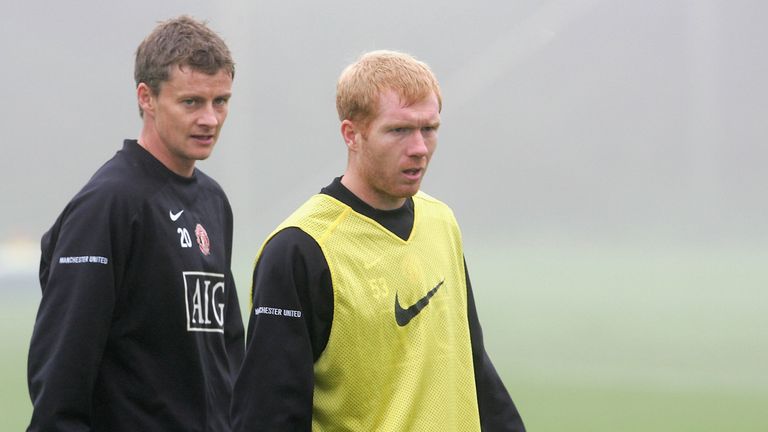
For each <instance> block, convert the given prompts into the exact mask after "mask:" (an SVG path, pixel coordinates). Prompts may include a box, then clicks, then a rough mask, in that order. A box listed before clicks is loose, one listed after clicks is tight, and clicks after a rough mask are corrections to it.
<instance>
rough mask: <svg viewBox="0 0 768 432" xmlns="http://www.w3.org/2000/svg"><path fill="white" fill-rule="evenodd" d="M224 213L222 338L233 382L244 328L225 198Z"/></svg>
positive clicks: (228, 207) (242, 342)
mask: <svg viewBox="0 0 768 432" xmlns="http://www.w3.org/2000/svg"><path fill="white" fill-rule="evenodd" d="M224 202H225V209H224V212H225V215H226V221H227V232H226V240H227V245H228V248H227V266H226V274H227V279H228V280H227V284H228V285H227V286H229V287H231V288H230V289H229V291H228V297H229V298H228V299H227V308H228V311H229V312H228V313H227V314H226V322H225V323H224V340H225V343H226V348H227V358H228V360H229V371H230V374H231V379H232V382H233V383H234V380H235V378H236V377H237V373H238V371H239V370H240V365H241V364H242V362H243V355H244V350H245V330H244V329H243V320H242V317H241V316H240V313H241V312H240V302H239V300H238V298H237V287H236V285H235V278H234V277H233V276H232V236H233V234H232V230H233V218H232V208H231V207H230V205H229V201H227V200H225V201H224Z"/></svg>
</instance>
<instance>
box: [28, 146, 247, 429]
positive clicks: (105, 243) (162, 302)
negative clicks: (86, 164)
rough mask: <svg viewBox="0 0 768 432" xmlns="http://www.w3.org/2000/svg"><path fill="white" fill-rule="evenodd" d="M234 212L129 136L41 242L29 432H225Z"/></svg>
mask: <svg viewBox="0 0 768 432" xmlns="http://www.w3.org/2000/svg"><path fill="white" fill-rule="evenodd" d="M231 254H232V210H231V208H230V205H229V202H228V200H227V197H226V196H225V194H224V192H223V191H222V190H221V188H220V187H219V185H218V184H217V183H216V182H215V181H214V180H213V179H211V178H210V177H208V176H207V175H205V174H204V173H202V172H201V171H199V170H195V172H194V174H193V176H192V177H191V178H186V177H181V176H178V175H176V174H174V173H173V172H171V171H170V170H168V169H167V168H166V167H165V166H164V165H163V164H162V163H160V162H159V161H158V160H157V159H155V158H154V157H153V156H152V155H150V153H149V152H147V151H146V150H145V149H144V148H142V147H141V146H139V145H138V143H137V142H136V141H135V140H126V141H125V143H124V145H123V149H122V150H121V151H119V152H117V154H116V155H115V156H114V157H113V158H112V159H111V160H109V161H108V162H107V163H106V164H104V165H103V166H102V167H101V168H100V169H99V170H98V171H97V172H96V174H94V176H93V177H92V178H91V179H90V181H89V182H88V183H87V184H86V185H85V187H83V189H82V190H81V191H80V192H79V193H78V194H77V195H76V196H75V197H74V198H73V199H72V201H70V202H69V204H68V205H67V206H66V208H65V209H64V211H63V212H62V213H61V215H60V216H59V218H58V219H57V220H56V222H55V223H54V225H53V227H52V228H51V229H50V231H48V232H47V233H46V234H45V235H44V236H43V239H42V257H41V262H40V285H41V287H42V300H41V302H40V309H39V311H38V315H37V321H36V322H35V329H34V333H33V335H32V342H31V344H30V349H29V370H28V373H29V375H28V379H29V391H30V395H31V397H32V402H33V405H34V411H33V413H32V420H31V423H30V426H29V430H30V431H42V430H58V431H69V430H72V431H74V430H77V431H83V430H96V431H111V432H117V431H229V430H230V429H231V427H230V421H229V408H230V403H231V393H232V384H233V378H234V374H235V373H236V371H237V368H238V367H239V365H240V363H241V360H242V357H243V324H242V318H241V315H240V309H239V306H238V300H237V292H236V290H235V284H234V280H233V278H232V274H231V271H230V267H231Z"/></svg>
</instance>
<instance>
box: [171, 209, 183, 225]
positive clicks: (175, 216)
mask: <svg viewBox="0 0 768 432" xmlns="http://www.w3.org/2000/svg"><path fill="white" fill-rule="evenodd" d="M182 213H184V210H181V211H179V212H178V213H176V214H174V213H173V211H171V210H168V216H170V217H171V220H172V221H173V222H176V219H178V218H179V217H181V214H182Z"/></svg>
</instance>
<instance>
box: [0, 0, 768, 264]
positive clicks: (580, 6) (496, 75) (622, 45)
mask: <svg viewBox="0 0 768 432" xmlns="http://www.w3.org/2000/svg"><path fill="white" fill-rule="evenodd" d="M412 3H414V2H408V1H394V2H385V3H373V2H371V3H370V4H366V3H350V2H340V1H327V2H306V3H305V4H299V3H298V2H279V3H278V4H264V3H262V2H256V3H254V2H245V1H243V2H228V3H224V4H220V3H212V2H204V1H193V2H188V1H175V2H159V3H158V2H144V1H139V2H131V3H125V4H123V3H118V4H106V3H104V4H102V3H100V2H95V1H79V2H67V3H66V4H64V3H51V4H50V5H44V4H43V2H14V3H10V4H8V5H6V7H5V9H6V10H5V11H4V13H3V15H2V17H0V24H2V25H1V26H0V32H2V34H1V36H2V37H1V38H0V40H1V42H0V43H1V44H3V47H2V48H3V50H2V52H3V53H5V55H4V60H3V65H4V67H3V68H2V69H0V78H2V82H4V83H6V89H5V97H4V98H3V99H4V101H5V103H4V104H2V108H0V110H2V111H1V112H0V114H1V115H0V118H1V119H2V126H3V128H2V129H3V131H4V133H5V135H4V136H5V140H4V141H5V144H4V148H5V149H6V157H4V158H3V159H2V162H0V163H2V170H1V171H0V172H2V174H1V175H2V176H3V179H2V182H0V184H2V188H3V196H4V197H5V204H4V205H3V208H4V209H6V211H4V212H2V213H0V218H1V219H0V221H1V223H0V241H10V240H18V239H23V240H29V241H33V242H37V241H38V239H39V237H40V235H41V234H42V233H43V232H44V231H45V230H46V229H47V228H48V227H49V226H50V225H51V224H52V222H53V220H54V218H55V217H56V215H57V214H58V213H59V211H60V210H61V209H62V207H63V206H64V205H65V204H66V202H67V201H68V200H69V199H70V198H71V197H72V196H73V195H74V194H75V193H76V192H77V190H78V189H79V188H80V187H81V186H82V185H83V184H84V183H85V181H86V180H87V179H88V177H89V176H90V175H91V174H92V173H93V172H94V171H95V169H96V168H97V167H98V166H99V165H100V164H101V163H103V162H104V161H105V160H106V159H108V158H109V157H111V155H112V154H114V152H115V151H117V149H118V148H119V147H120V146H121V141H122V139H123V138H133V137H136V135H137V133H138V131H139V127H140V122H139V117H138V114H137V109H136V104H135V96H134V84H133V81H132V71H133V64H132V61H133V54H134V51H135V48H136V46H137V45H138V43H139V42H140V40H141V39H142V38H143V36H144V35H146V34H147V33H148V32H149V31H150V30H151V29H152V28H153V27H154V25H155V23H156V22H157V21H158V20H162V19H165V18H168V17H171V16H175V15H178V14H180V13H183V12H186V13H189V14H192V15H193V16H196V17H198V18H202V19H207V20H208V21H209V23H210V26H211V27H212V28H214V29H215V30H217V31H219V32H220V33H221V34H222V35H223V36H224V38H225V39H226V40H227V42H228V43H229V45H230V47H231V48H232V51H233V54H234V56H235V60H236V62H237V76H236V79H235V85H234V97H233V100H232V106H231V111H230V116H229V118H228V120H227V124H226V126H225V128H224V132H223V134H222V138H221V139H220V142H219V145H218V147H217V149H216V151H215V152H214V154H213V156H212V158H211V159H210V160H209V161H205V162H204V163H201V164H200V167H201V168H202V169H203V170H205V171H206V172H208V173H209V174H211V175H212V176H213V177H215V178H216V179H217V180H219V182H220V183H221V184H222V185H223V186H224V188H225V189H226V191H227V192H228V194H229V196H230V200H231V201H232V204H233V207H234V209H235V216H236V224H237V225H236V236H237V239H236V245H237V247H239V248H241V249H242V250H243V251H244V253H246V254H252V253H253V252H255V248H256V247H257V246H258V244H259V243H260V242H261V240H262V239H263V238H264V236H265V235H266V234H267V233H268V232H269V231H270V230H271V229H272V228H273V227H274V226H275V225H276V224H277V223H278V222H279V221H280V220H281V219H282V218H283V217H284V216H285V215H287V214H288V212H289V211H290V210H291V209H293V208H294V207H296V206H297V205H298V204H299V203H301V202H302V201H303V200H304V198H305V197H306V196H308V195H309V194H311V193H314V192H316V191H317V190H319V188H320V187H322V186H324V185H325V184H327V183H328V182H329V181H330V180H331V179H332V178H333V177H334V176H337V175H339V174H341V173H342V171H343V169H344V166H345V162H346V159H345V158H346V154H345V148H344V145H343V142H342V140H341V138H340V135H339V132H338V129H339V125H338V120H337V119H336V114H335V108H334V90H335V89H334V86H335V80H336V77H337V76H338V74H339V72H340V71H341V70H342V68H343V67H344V66H345V65H346V64H348V63H349V62H350V61H352V60H354V59H355V58H356V57H357V56H358V55H359V54H360V53H362V52H364V51H366V50H371V49H382V48H388V49H398V50H403V51H407V52H410V53H412V54H414V55H415V56H417V57H418V58H420V59H422V60H424V61H426V62H428V63H429V64H430V65H431V66H432V67H433V69H434V70H435V72H436V74H437V76H438V78H439V79H440V81H441V84H442V87H443V98H444V104H443V113H442V116H443V118H442V123H443V126H442V128H441V132H440V145H439V147H438V150H437V153H436V155H435V157H434V159H433V163H432V165H431V169H430V172H429V173H428V175H427V178H426V180H425V184H424V189H425V190H426V191H428V192H429V193H431V194H433V195H435V196H437V197H439V198H441V199H443V200H444V201H446V202H448V203H449V204H450V205H451V206H452V207H453V208H454V210H455V212H456V214H457V215H458V217H459V220H460V222H461V224H462V228H463V230H464V231H465V233H471V234H472V235H473V236H477V237H478V238H488V239H494V240H495V241H497V242H500V243H502V244H503V243H504V242H505V241H526V239H529V240H530V239H539V238H547V239H554V240H553V241H558V239H576V240H577V241H578V240H579V239H601V240H602V241H608V242H611V241H622V242H623V241H628V242H632V241H634V240H642V241H649V239H664V241H673V242H682V243H689V242H693V243H696V244H698V243H701V242H703V243H704V244H712V245H719V244H732V243H735V244H744V243H749V244H753V245H758V246H759V245H763V246H764V245H765V244H766V242H768V229H766V223H765V219H766V218H765V217H766V214H767V213H768V204H767V201H766V200H765V199H764V197H763V196H762V194H761V193H760V191H761V190H762V189H763V187H764V185H765V184H766V183H767V180H768V170H765V169H764V168H763V165H764V163H765V160H766V159H767V158H766V156H768V144H767V142H768V141H767V140H766V138H767V137H768V130H766V129H767V128H768V126H766V125H767V124H768V123H767V122H765V121H761V120H762V119H761V118H760V117H762V116H764V113H765V112H767V111H768V110H767V109H766V108H767V107H766V104H767V103H768V102H767V101H768V86H766V85H765V78H764V77H765V76H766V75H767V74H766V72H768V70H767V69H768V58H767V57H766V56H765V55H764V47H763V45H764V43H763V42H764V41H765V40H768V38H767V37H766V36H768V29H767V28H766V26H765V25H764V23H763V22H762V20H761V19H760V17H761V16H765V12H768V11H767V10H766V9H768V6H766V5H765V3H763V2H759V1H737V2H725V1H712V0H709V1H643V2H613V1H599V0H586V1H517V2H503V1H495V2H472V3H471V4H470V3H463V2H458V3H450V2H449V4H446V2H417V3H418V4H412Z"/></svg>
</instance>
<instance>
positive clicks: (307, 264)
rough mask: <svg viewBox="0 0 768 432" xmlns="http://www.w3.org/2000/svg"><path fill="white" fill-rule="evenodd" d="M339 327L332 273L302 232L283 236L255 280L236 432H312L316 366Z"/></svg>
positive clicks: (265, 255) (270, 246)
mask: <svg viewBox="0 0 768 432" xmlns="http://www.w3.org/2000/svg"><path fill="white" fill-rule="evenodd" d="M332 319H333V288H332V286H331V278H330V271H329V270H328V264H327V262H326V261H325V257H324V256H323V253H322V251H321V250H320V247H319V246H318V245H317V243H316V242H315V241H314V240H313V239H312V238H311V237H310V236H309V235H307V234H306V233H304V232H303V231H301V230H299V229H298V228H287V229H285V230H283V231H280V232H279V233H277V234H276V235H275V236H274V237H272V239H271V240H269V242H268V243H267V244H266V246H265V247H264V250H263V252H262V254H261V257H260V258H259V261H258V263H257V264H256V268H255V269H254V272H253V307H252V308H251V312H250V319H249V322H248V338H247V343H246V350H245V351H246V352H245V360H244V362H243V365H242V368H241V370H240V374H239V376H238V379H237V381H236V383H235V390H234V396H233V404H232V419H233V430H234V431H236V432H244V431H252V430H286V431H287V430H290V431H311V429H312V395H313V391H314V362H315V360H316V359H317V358H318V357H319V356H320V354H321V353H322V351H323V349H325V344H326V343H327V341H328V335H329V333H330V325H331V321H332Z"/></svg>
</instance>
